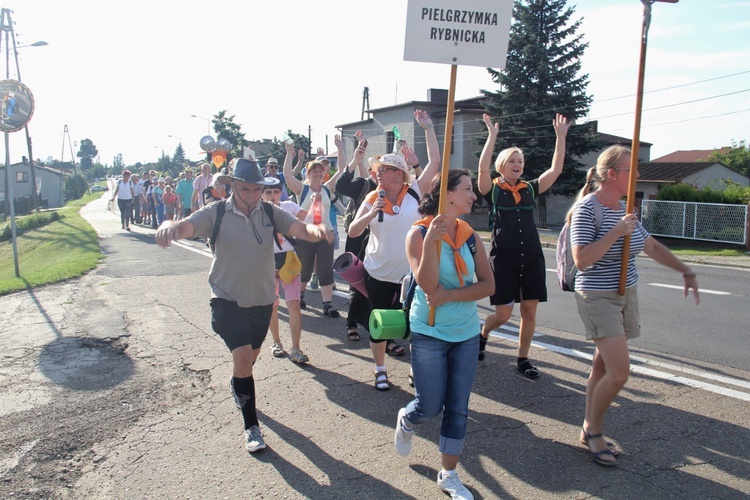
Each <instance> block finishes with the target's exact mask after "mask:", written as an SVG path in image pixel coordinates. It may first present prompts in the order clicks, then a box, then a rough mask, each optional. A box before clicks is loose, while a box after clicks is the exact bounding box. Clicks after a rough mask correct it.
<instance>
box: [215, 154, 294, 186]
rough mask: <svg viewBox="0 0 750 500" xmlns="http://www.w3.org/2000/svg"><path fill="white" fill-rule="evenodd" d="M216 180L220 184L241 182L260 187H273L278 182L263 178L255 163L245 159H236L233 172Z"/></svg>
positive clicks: (270, 178) (258, 166)
mask: <svg viewBox="0 0 750 500" xmlns="http://www.w3.org/2000/svg"><path fill="white" fill-rule="evenodd" d="M217 180H218V181H219V182H220V183H222V184H229V183H231V182H232V181H242V182H248V183H250V184H260V185H262V186H275V185H276V184H278V183H279V182H280V181H279V180H278V179H277V178H275V177H265V176H264V175H263V172H262V171H261V169H260V165H259V164H258V162H257V161H253V160H246V159H245V158H238V159H237V163H235V165H234V171H233V172H232V173H231V174H229V175H228V174H224V175H220V176H219V178H218V179H217Z"/></svg>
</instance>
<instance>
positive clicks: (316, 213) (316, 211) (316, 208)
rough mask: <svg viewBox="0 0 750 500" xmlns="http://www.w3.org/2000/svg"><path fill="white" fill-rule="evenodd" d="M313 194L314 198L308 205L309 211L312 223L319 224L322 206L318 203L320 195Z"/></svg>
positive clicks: (321, 216)
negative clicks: (311, 215)
mask: <svg viewBox="0 0 750 500" xmlns="http://www.w3.org/2000/svg"><path fill="white" fill-rule="evenodd" d="M313 196H314V197H315V198H314V199H313V202H312V205H311V206H310V211H311V212H312V214H313V224H320V223H322V222H323V207H322V206H321V203H320V195H318V194H313Z"/></svg>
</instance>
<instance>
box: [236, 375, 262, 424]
mask: <svg viewBox="0 0 750 500" xmlns="http://www.w3.org/2000/svg"><path fill="white" fill-rule="evenodd" d="M232 386H233V388H234V393H235V394H236V395H237V401H238V403H239V406H240V410H241V411H242V418H243V419H244V420H245V429H249V428H250V427H252V426H254V425H259V423H258V414H257V413H256V411H255V380H253V377H247V378H237V377H234V380H233V384H232Z"/></svg>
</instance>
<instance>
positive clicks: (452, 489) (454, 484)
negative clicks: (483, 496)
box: [437, 470, 474, 500]
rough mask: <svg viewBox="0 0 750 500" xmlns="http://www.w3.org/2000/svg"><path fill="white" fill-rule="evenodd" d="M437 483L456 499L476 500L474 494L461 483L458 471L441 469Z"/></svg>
mask: <svg viewBox="0 0 750 500" xmlns="http://www.w3.org/2000/svg"><path fill="white" fill-rule="evenodd" d="M437 484H438V486H439V487H440V489H441V490H443V491H444V492H445V493H448V494H449V495H450V496H451V498H453V499H454V500H474V495H472V494H471V492H470V491H469V490H468V489H466V486H464V485H463V484H461V480H460V479H459V478H458V472H456V471H451V472H447V471H444V470H441V471H440V472H438V476H437Z"/></svg>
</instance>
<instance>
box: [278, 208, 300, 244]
mask: <svg viewBox="0 0 750 500" xmlns="http://www.w3.org/2000/svg"><path fill="white" fill-rule="evenodd" d="M279 206H280V207H281V209H282V210H283V211H284V212H287V213H290V214H292V215H293V216H295V217H297V214H298V213H299V211H300V210H302V208H300V206H299V205H297V204H296V203H294V202H293V201H289V200H287V201H282V202H281V203H279ZM279 241H280V242H281V248H279V246H278V245H277V244H276V243H274V244H273V249H274V253H286V252H288V251H289V250H294V245H292V244H291V243H289V240H287V239H286V238H284V235H283V234H280V235H279Z"/></svg>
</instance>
